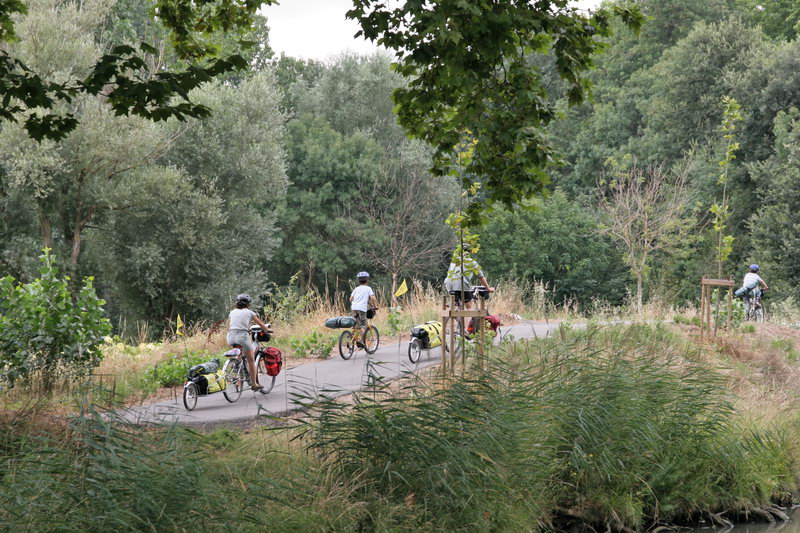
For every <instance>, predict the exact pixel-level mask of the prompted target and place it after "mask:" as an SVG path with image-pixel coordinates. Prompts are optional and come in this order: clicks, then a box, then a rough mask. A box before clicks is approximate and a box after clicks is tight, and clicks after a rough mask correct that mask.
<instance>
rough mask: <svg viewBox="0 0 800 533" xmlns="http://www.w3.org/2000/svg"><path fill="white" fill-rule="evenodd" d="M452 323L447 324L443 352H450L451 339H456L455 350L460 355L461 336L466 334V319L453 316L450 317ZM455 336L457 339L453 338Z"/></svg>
mask: <svg viewBox="0 0 800 533" xmlns="http://www.w3.org/2000/svg"><path fill="white" fill-rule="evenodd" d="M449 321H450V323H449V324H448V326H447V336H445V337H444V338H443V339H442V352H443V353H450V341H451V339H452V340H454V341H455V347H456V349H455V352H456V355H458V354H459V353H460V352H461V337H463V336H464V319H463V318H458V317H453V318H450V319H449ZM453 337H455V339H453Z"/></svg>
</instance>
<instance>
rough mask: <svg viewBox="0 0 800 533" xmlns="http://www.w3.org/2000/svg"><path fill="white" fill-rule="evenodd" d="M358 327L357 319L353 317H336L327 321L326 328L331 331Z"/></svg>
mask: <svg viewBox="0 0 800 533" xmlns="http://www.w3.org/2000/svg"><path fill="white" fill-rule="evenodd" d="M355 325H356V318H355V317H353V316H336V317H333V318H329V319H328V320H326V321H325V327H326V328H331V329H342V328H352V327H353V326H355Z"/></svg>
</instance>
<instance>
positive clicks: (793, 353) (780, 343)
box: [770, 338, 800, 362]
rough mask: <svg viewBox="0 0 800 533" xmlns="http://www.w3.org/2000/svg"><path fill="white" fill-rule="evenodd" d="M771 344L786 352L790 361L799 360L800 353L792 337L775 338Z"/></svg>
mask: <svg viewBox="0 0 800 533" xmlns="http://www.w3.org/2000/svg"><path fill="white" fill-rule="evenodd" d="M770 345H771V346H772V347H773V348H776V349H778V350H780V351H782V352H784V353H785V354H786V359H788V360H789V361H792V362H794V361H797V359H798V357H800V353H798V351H797V348H796V347H795V344H794V341H793V340H792V339H783V338H781V339H775V340H773V341H772V342H771V343H770Z"/></svg>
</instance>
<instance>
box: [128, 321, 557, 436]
mask: <svg viewBox="0 0 800 533" xmlns="http://www.w3.org/2000/svg"><path fill="white" fill-rule="evenodd" d="M558 324H559V323H558V322H551V323H544V322H522V323H519V324H515V325H513V326H502V327H501V328H500V335H498V337H497V338H496V339H495V342H499V340H500V339H502V338H504V337H506V336H513V337H514V338H517V339H521V338H534V337H546V336H548V335H550V333H551V332H552V331H554V330H555V329H557V328H558ZM334 352H336V350H335V349H334ZM440 362H441V348H434V349H432V350H430V352H429V354H426V353H425V352H423V353H422V355H421V356H420V359H419V361H418V362H417V364H412V363H411V362H410V361H409V360H408V341H403V342H401V343H400V344H390V345H387V346H381V347H380V348H378V350H377V351H376V352H375V353H374V354H372V355H369V356H367V354H366V353H365V352H364V351H363V350H360V351H358V352H356V353H355V354H354V355H353V357H352V358H351V359H350V360H349V361H345V360H343V359H342V358H341V357H338V352H337V355H336V356H335V357H331V358H330V359H325V360H322V361H318V362H314V363H308V364H304V365H300V366H296V367H294V368H290V369H288V370H285V371H283V372H281V373H280V374H279V375H278V379H277V380H276V382H275V387H274V388H273V389H272V391H271V392H270V393H269V394H261V393H259V392H252V391H250V390H245V391H243V392H242V396H241V398H239V401H237V402H236V403H228V401H227V400H225V397H224V396H223V395H222V393H214V394H211V395H209V396H201V397H200V398H198V399H197V407H195V409H194V411H187V410H186V409H184V407H183V401H182V398H180V397H178V398H177V399H176V400H168V401H160V402H156V403H150V404H143V405H141V406H138V407H134V408H131V409H129V410H128V411H126V413H125V418H127V419H128V420H132V421H136V422H140V423H159V422H165V423H171V422H178V423H180V424H187V425H220V424H224V423H231V424H234V423H242V422H247V421H253V420H255V419H257V418H259V417H265V416H266V417H269V416H282V415H285V414H287V413H289V412H292V411H296V410H299V409H301V408H302V407H303V405H302V404H304V403H308V402H310V401H313V399H314V398H316V397H318V396H321V395H326V396H331V397H335V396H341V395H343V394H349V393H352V392H355V391H358V390H362V389H363V388H364V387H365V386H366V384H367V380H368V378H369V374H370V369H369V368H368V367H369V366H370V364H371V365H372V373H373V375H379V376H381V377H382V378H383V379H384V380H386V381H391V380H393V379H396V378H398V377H400V376H401V375H403V374H404V373H407V372H414V371H416V370H419V369H423V368H427V367H429V366H433V365H438V364H439V363H440Z"/></svg>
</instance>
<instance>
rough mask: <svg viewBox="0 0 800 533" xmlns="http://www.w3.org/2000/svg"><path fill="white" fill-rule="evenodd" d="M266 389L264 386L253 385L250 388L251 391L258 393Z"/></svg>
mask: <svg viewBox="0 0 800 533" xmlns="http://www.w3.org/2000/svg"><path fill="white" fill-rule="evenodd" d="M263 388H264V385H253V386H252V387H250V389H251V390H254V391H258V390H261V389H263Z"/></svg>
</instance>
